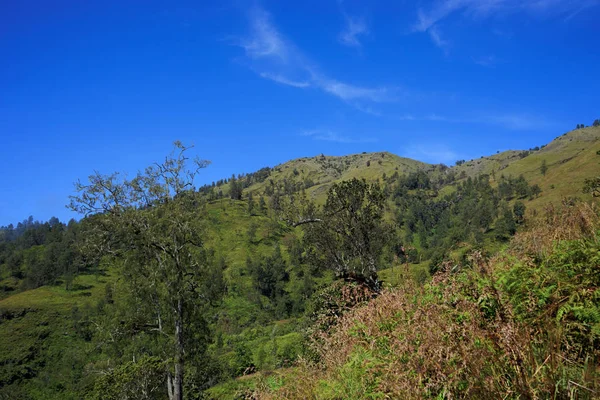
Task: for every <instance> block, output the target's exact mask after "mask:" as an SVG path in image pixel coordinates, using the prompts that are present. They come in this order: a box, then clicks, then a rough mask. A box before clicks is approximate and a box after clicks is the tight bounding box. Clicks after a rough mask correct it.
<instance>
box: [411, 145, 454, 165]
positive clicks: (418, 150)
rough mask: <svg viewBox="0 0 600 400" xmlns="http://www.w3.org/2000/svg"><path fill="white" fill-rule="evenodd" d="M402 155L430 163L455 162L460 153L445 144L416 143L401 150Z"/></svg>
mask: <svg viewBox="0 0 600 400" xmlns="http://www.w3.org/2000/svg"><path fill="white" fill-rule="evenodd" d="M400 155H402V156H403V157H407V158H412V159H415V160H419V161H424V162H429V163H434V164H435V163H444V164H453V163H454V161H456V160H458V159H460V158H461V157H460V155H459V154H458V153H457V152H456V151H454V150H452V149H450V148H449V147H447V146H446V145H443V144H414V145H411V146H409V147H407V148H404V149H402V150H401V151H400Z"/></svg>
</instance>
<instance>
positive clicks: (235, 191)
mask: <svg viewBox="0 0 600 400" xmlns="http://www.w3.org/2000/svg"><path fill="white" fill-rule="evenodd" d="M243 189H244V188H243V186H242V182H241V181H240V180H239V179H236V178H235V175H232V176H231V179H230V180H229V197H231V199H232V200H241V199H242V192H243Z"/></svg>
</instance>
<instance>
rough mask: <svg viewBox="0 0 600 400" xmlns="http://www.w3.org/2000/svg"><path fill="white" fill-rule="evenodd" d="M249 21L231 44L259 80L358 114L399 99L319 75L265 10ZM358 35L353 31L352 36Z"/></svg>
mask: <svg viewBox="0 0 600 400" xmlns="http://www.w3.org/2000/svg"><path fill="white" fill-rule="evenodd" d="M249 19H250V33H249V35H248V36H247V37H245V38H242V39H241V40H237V41H235V42H234V44H235V45H237V46H239V47H241V48H243V49H244V52H245V55H246V62H247V63H248V64H249V67H250V68H251V69H252V70H253V71H255V72H256V73H257V74H258V75H259V76H260V77H262V78H265V79H269V80H272V81H274V82H277V83H279V84H282V85H287V86H291V87H295V88H301V89H305V88H316V89H319V90H321V91H322V92H324V93H327V94H329V95H332V96H335V97H337V98H339V99H341V100H343V101H344V102H346V103H348V104H350V105H352V106H353V107H355V108H356V109H358V110H361V111H364V110H371V109H370V107H368V106H367V104H369V103H382V102H391V101H395V100H396V99H397V98H398V97H399V95H400V93H399V92H400V89H399V88H398V87H390V86H376V87H371V86H364V85H356V84H351V83H346V82H342V81H339V80H338V79H334V78H331V77H329V76H327V75H326V74H324V73H322V72H320V71H319V68H318V66H317V65H316V64H315V63H313V62H311V61H310V60H309V58H308V57H306V56H305V55H304V53H303V52H302V51H301V50H300V49H298V48H297V47H296V46H295V44H294V43H293V42H291V41H290V40H288V39H287V38H285V37H284V36H283V35H282V34H281V32H280V31H279V30H278V29H277V28H276V26H275V25H274V24H273V22H272V18H271V16H270V15H269V13H267V12H266V11H265V10H263V9H261V8H254V9H253V10H252V11H251V12H250V13H249ZM358 31H360V29H358V28H356V27H355V29H354V33H355V36H356V35H358ZM365 112H369V111H365ZM369 113H371V114H373V115H376V114H377V112H372V111H371V112H369Z"/></svg>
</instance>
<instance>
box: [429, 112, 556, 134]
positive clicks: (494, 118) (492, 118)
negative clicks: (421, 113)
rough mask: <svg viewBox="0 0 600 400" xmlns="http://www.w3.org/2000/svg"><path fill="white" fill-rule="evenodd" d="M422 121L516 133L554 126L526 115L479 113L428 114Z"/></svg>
mask: <svg viewBox="0 0 600 400" xmlns="http://www.w3.org/2000/svg"><path fill="white" fill-rule="evenodd" d="M421 119H422V120H426V121H433V122H447V123H453V124H482V125H496V126H501V127H503V128H505V129H510V130H516V131H529V130H535V129H540V128H549V127H552V126H554V125H555V123H554V122H553V121H551V120H548V119H546V118H544V117H541V116H537V115H532V114H526V113H479V114H476V115H473V116H467V117H447V116H444V115H439V114H429V115H427V116H425V117H424V118H421Z"/></svg>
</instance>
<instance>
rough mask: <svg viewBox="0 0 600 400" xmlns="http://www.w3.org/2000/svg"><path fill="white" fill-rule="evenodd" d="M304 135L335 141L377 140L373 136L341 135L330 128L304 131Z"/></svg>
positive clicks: (315, 138)
mask: <svg viewBox="0 0 600 400" xmlns="http://www.w3.org/2000/svg"><path fill="white" fill-rule="evenodd" d="M302 136H309V137H311V138H312V139H314V140H322V141H326V142H335V143H373V142H376V141H377V140H376V139H374V138H371V137H360V138H351V137H348V136H344V135H340V134H338V133H336V132H332V131H330V130H323V129H314V130H309V131H304V132H302Z"/></svg>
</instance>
